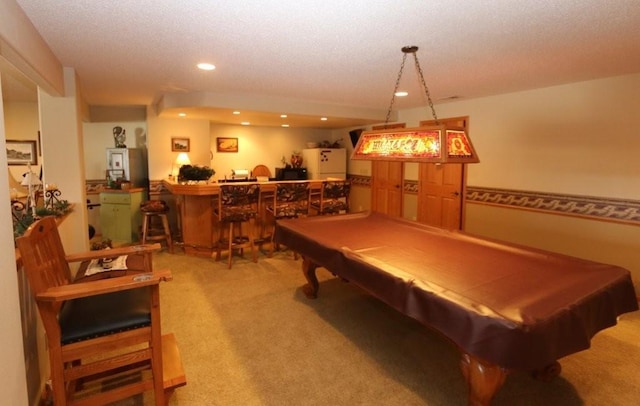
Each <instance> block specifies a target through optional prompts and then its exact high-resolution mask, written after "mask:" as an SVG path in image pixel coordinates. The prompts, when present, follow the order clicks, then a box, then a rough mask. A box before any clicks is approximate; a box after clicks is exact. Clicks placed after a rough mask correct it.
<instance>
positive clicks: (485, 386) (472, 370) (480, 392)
mask: <svg viewBox="0 0 640 406" xmlns="http://www.w3.org/2000/svg"><path fill="white" fill-rule="evenodd" d="M460 368H462V374H463V375H464V377H465V379H466V380H467V386H468V388H469V405H472V406H481V405H483V406H486V405H490V404H491V399H493V396H494V395H495V394H496V393H497V392H498V389H500V387H502V384H503V383H504V380H505V378H506V377H507V370H506V369H505V368H502V367H499V366H497V365H494V364H491V363H488V362H485V361H481V360H479V359H477V358H475V357H473V356H471V355H469V354H467V353H464V352H463V353H462V359H461V360H460Z"/></svg>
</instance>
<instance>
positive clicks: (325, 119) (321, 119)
mask: <svg viewBox="0 0 640 406" xmlns="http://www.w3.org/2000/svg"><path fill="white" fill-rule="evenodd" d="M327 120H328V118H326V117H320V121H327Z"/></svg>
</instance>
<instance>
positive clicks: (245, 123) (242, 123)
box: [240, 121, 251, 125]
mask: <svg viewBox="0 0 640 406" xmlns="http://www.w3.org/2000/svg"><path fill="white" fill-rule="evenodd" d="M240 124H241V125H251V123H250V122H248V121H243V122H241V123H240Z"/></svg>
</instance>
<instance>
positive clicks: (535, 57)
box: [17, 0, 640, 127]
mask: <svg viewBox="0 0 640 406" xmlns="http://www.w3.org/2000/svg"><path fill="white" fill-rule="evenodd" d="M17 2H18V4H19V5H20V6H21V7H22V8H23V9H24V11H25V12H26V14H27V16H28V17H29V18H30V19H31V21H32V22H33V23H34V25H35V26H36V27H37V29H38V30H39V31H40V33H41V35H42V37H43V38H44V39H45V41H46V42H47V43H48V44H49V46H50V48H51V49H52V50H53V52H54V53H55V54H56V55H57V56H58V58H59V60H60V62H61V63H62V64H63V65H64V66H69V67H73V68H75V69H76V72H77V74H78V76H79V78H80V83H81V87H82V89H83V94H84V96H85V98H86V101H87V102H88V103H89V104H91V105H118V106H122V105H149V104H155V103H158V102H159V101H162V100H163V96H165V99H166V98H171V97H172V96H175V95H179V96H180V100H179V101H176V100H173V102H172V104H171V103H168V104H166V106H167V108H166V110H162V111H163V113H162V114H175V113H177V112H178V111H179V110H184V111H187V110H186V108H187V107H190V106H193V107H197V108H198V114H200V115H201V116H202V115H204V117H207V118H209V119H211V120H212V121H214V122H224V123H237V122H239V121H240V120H241V119H246V117H247V116H248V115H249V110H251V111H255V112H260V113H261V115H260V116H256V120H258V121H256V122H252V124H254V125H260V124H264V125H273V124H277V123H280V122H281V121H278V120H275V119H271V117H276V115H275V114H274V115H273V116H272V115H270V114H265V113H277V117H279V115H280V114H281V113H289V114H290V116H293V115H296V114H299V115H302V116H305V118H306V121H308V123H306V122H305V124H304V126H316V125H315V124H313V123H316V122H318V121H317V120H316V118H317V117H318V115H327V116H328V117H329V120H328V121H327V124H325V125H328V126H331V125H335V126H337V127H340V126H344V125H345V124H346V125H349V124H353V125H361V124H363V123H367V122H380V121H384V118H385V115H386V111H387V109H388V107H389V103H390V100H391V96H392V91H393V88H394V84H395V82H396V77H397V75H398V70H399V68H400V63H401V61H402V56H403V53H402V52H401V51H400V49H401V48H402V47H403V46H405V45H417V46H419V48H420V50H419V51H418V53H417V55H418V58H419V60H420V65H421V67H422V70H423V72H424V77H425V80H426V83H427V85H428V87H429V90H430V91H431V96H432V98H433V99H434V101H435V102H436V104H437V103H439V102H441V101H445V100H446V99H447V98H451V97H459V98H475V97H480V96H487V95H493V94H500V93H507V92H513V91H519V90H526V89H532V88H538V87H546V86H553V85H558V84H563V83H569V82H576V81H583V80H590V79H595V78H600V77H607V76H615V75H622V74H629V73H636V72H640V29H638V27H640V2H638V1H637V0H614V1H608V2H605V1H602V0H529V1H525V0H468V1H460V0H458V1H454V0H439V1H438V0H435V1H434V0H430V1H425V0H416V1H410V0H397V1H391V0H387V1H378V0H350V1H348V2H347V1H344V0H323V1H311V0H310V1H300V0H295V1H293V0H244V1H238V0H233V1H229V0H220V1H211V0H181V1H177V0H155V1H153V2H144V1H131V0H110V1H93V0H82V1H81V0H78V1H60V0H17ZM203 61H206V62H210V63H213V64H215V65H216V67H217V69H216V70H214V71H211V72H203V71H199V70H197V69H195V64H196V63H198V62H203ZM404 72H405V73H404V75H403V80H402V82H401V84H400V87H401V88H403V89H408V90H409V92H410V95H409V97H406V98H402V99H400V98H397V99H396V102H395V104H394V109H396V108H408V107H419V106H425V108H426V100H425V96H424V92H423V91H422V90H421V89H420V87H419V81H418V79H417V75H416V70H415V67H414V66H413V63H412V59H407V65H406V66H405V71H404ZM166 95H168V96H166ZM203 95H204V96H203ZM229 95H233V96H232V97H230V96H229ZM256 100H260V103H256ZM169 104H171V106H172V107H173V108H168V107H169ZM436 108H437V105H436ZM233 109H238V110H240V111H242V112H243V114H245V115H244V116H242V115H241V116H232V115H231V114H230V111H231V110H233ZM323 110H326V111H327V112H324V111H323ZM338 110H342V111H346V112H348V113H347V114H343V115H344V116H346V117H341V120H340V121H338V115H339V114H337V113H335V112H336V111H338ZM193 113H194V114H196V113H195V111H194V112H193ZM212 113H215V114H213V115H211V114H212ZM292 113H295V114H292ZM267 116H268V117H267ZM267 118H269V120H267ZM350 119H354V121H350ZM263 120H265V121H263ZM274 120H275V121H274ZM337 123H339V125H337ZM300 125H303V124H300ZM293 126H295V124H293V122H292V127H293ZM317 126H318V127H320V125H317Z"/></svg>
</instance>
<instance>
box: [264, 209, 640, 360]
mask: <svg viewBox="0 0 640 406" xmlns="http://www.w3.org/2000/svg"><path fill="white" fill-rule="evenodd" d="M275 241H276V242H278V243H280V244H283V245H285V246H287V247H289V248H290V249H292V250H294V251H297V252H298V253H300V254H301V255H303V256H304V257H306V258H308V259H309V260H311V261H312V262H314V263H315V264H317V265H319V266H322V267H324V268H326V269H328V270H330V271H331V272H333V273H335V274H336V275H339V276H341V277H343V278H345V279H347V280H349V281H350V282H352V283H354V284H356V285H358V286H360V287H361V288H363V289H364V290H366V291H367V292H369V293H370V294H371V295H373V296H375V297H377V298H379V299H380V300H382V301H384V302H386V303H387V304H389V305H390V306H392V307H394V308H395V309H397V310H398V311H400V312H402V313H404V314H406V315H408V316H410V317H413V318H415V319H416V320H418V321H420V322H421V323H423V324H424V325H426V326H429V327H432V328H434V329H436V330H437V331H439V332H441V333H443V334H444V335H445V336H446V337H448V338H449V339H450V340H452V341H453V342H455V343H456V344H457V345H458V346H459V347H460V348H461V349H462V350H463V351H465V352H467V353H469V354H471V355H474V356H476V357H479V358H481V359H484V360H485V361H488V362H491V363H494V364H496V365H499V366H502V367H505V368H510V369H527V370H533V369H538V368H543V367H545V366H547V365H549V364H551V363H552V362H554V361H556V360H558V359H560V358H561V357H563V356H566V355H569V354H572V353H574V352H577V351H581V350H584V349H587V348H589V345H590V339H591V337H592V336H593V335H594V334H595V333H597V332H598V331H600V330H602V329H604V328H607V327H610V326H613V325H615V324H616V318H617V316H618V315H620V314H623V313H626V312H630V311H634V310H637V309H638V303H637V299H636V295H635V291H634V287H633V284H632V281H631V275H630V273H629V271H627V270H626V269H624V268H621V267H618V266H614V265H607V264H602V263H597V262H593V261H588V260H584V259H579V258H575V257H570V256H566V255H561V254H557V253H552V252H548V251H544V250H539V249H535V248H530V247H525V246H519V245H515V244H509V243H504V242H499V241H495V240H490V239H486V238H480V237H475V236H472V235H469V234H465V233H463V232H456V231H446V230H442V229H438V228H434V227H429V226H426V225H422V224H419V223H415V222H410V221H407V220H403V219H398V218H393V217H389V216H386V215H382V214H379V213H356V214H348V215H339V216H316V217H307V218H301V219H294V220H279V221H278V222H277V224H276V231H275Z"/></svg>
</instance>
